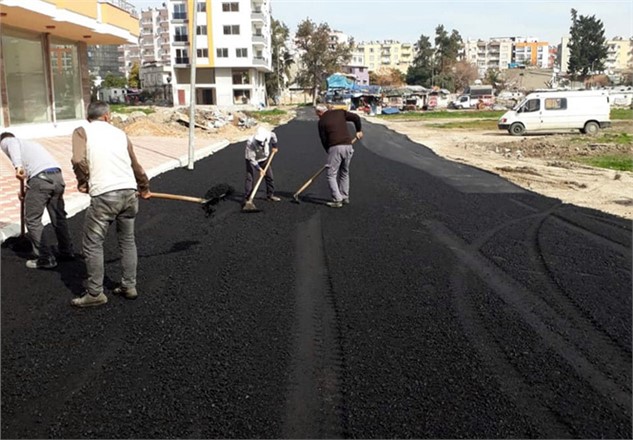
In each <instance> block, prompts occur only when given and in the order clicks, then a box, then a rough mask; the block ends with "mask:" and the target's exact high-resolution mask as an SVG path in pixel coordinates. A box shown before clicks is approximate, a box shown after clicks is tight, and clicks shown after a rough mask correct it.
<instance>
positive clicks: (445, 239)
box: [426, 221, 631, 414]
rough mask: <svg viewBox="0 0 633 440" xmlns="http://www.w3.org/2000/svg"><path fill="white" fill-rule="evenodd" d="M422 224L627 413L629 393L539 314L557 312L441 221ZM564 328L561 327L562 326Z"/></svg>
mask: <svg viewBox="0 0 633 440" xmlns="http://www.w3.org/2000/svg"><path fill="white" fill-rule="evenodd" d="M426 226H427V227H428V228H429V230H430V231H431V232H432V233H433V235H434V236H435V237H436V239H437V240H438V241H440V242H441V243H443V244H444V245H446V246H447V247H448V248H449V249H451V250H452V251H453V253H454V254H455V256H456V257H457V258H458V259H459V260H460V261H461V262H462V263H463V264H465V265H466V266H467V267H469V268H470V270H472V271H473V272H474V273H475V274H476V275H477V276H478V277H479V278H481V279H482V280H483V281H484V282H485V283H486V284H487V285H488V286H490V288H491V289H492V291H494V292H495V293H496V294H497V295H498V296H499V297H500V298H501V299H502V300H503V301H504V302H505V303H506V304H508V305H509V306H510V307H512V308H513V309H514V310H515V311H516V312H518V313H519V315H520V316H521V317H522V318H523V320H524V322H525V323H527V324H528V325H529V326H530V327H531V328H532V329H533V331H534V332H535V333H536V334H537V335H539V336H540V338H541V339H542V340H543V342H544V343H545V344H546V345H547V346H549V347H550V348H551V349H552V350H553V351H554V352H555V353H557V354H558V355H559V356H560V357H561V358H562V359H564V360H565V361H566V362H567V363H568V365H569V366H570V367H571V368H572V369H573V370H574V371H575V372H576V373H577V374H578V375H579V377H580V378H582V379H583V380H584V381H585V382H587V383H588V384H589V385H590V386H591V388H593V389H594V390H595V391H596V392H597V393H598V394H599V395H602V396H603V397H604V399H605V402H608V405H611V406H612V408H613V409H615V410H616V411H621V410H622V409H624V410H626V411H627V413H628V414H630V413H631V395H630V393H629V392H627V391H625V390H623V389H622V388H621V387H619V386H618V385H617V384H615V383H614V382H613V381H612V380H611V379H610V378H609V377H607V376H605V375H604V374H603V373H602V372H600V371H598V369H597V368H596V367H595V366H594V365H593V364H592V363H591V362H590V361H589V360H588V359H587V358H586V357H585V356H584V355H583V354H582V353H580V352H579V351H578V350H576V349H574V348H573V347H570V346H569V345H568V343H567V341H565V339H564V338H563V337H562V336H561V335H560V334H559V333H557V332H555V331H553V330H552V329H551V322H545V321H544V320H543V319H542V318H541V316H544V315H546V316H548V317H550V318H548V321H549V320H551V319H553V320H554V321H552V322H556V321H559V322H557V324H559V325H560V324H561V322H560V321H561V319H560V318H558V317H557V314H556V313H555V312H554V311H553V310H552V309H551V307H550V306H548V305H547V304H546V303H545V302H544V301H543V300H541V299H540V298H536V297H534V295H533V294H532V293H531V292H530V291H529V290H528V289H526V288H524V287H523V286H522V285H520V284H519V283H517V282H516V281H515V280H514V279H512V278H511V277H509V276H508V275H507V274H506V273H505V272H503V271H502V270H500V269H499V268H498V267H496V266H495V265H494V264H492V263H490V262H489V261H488V260H487V259H485V258H483V257H482V256H481V255H480V254H479V252H478V251H474V250H472V249H471V247H470V246H469V245H468V244H467V243H465V242H464V241H463V240H462V239H461V238H459V237H458V236H456V235H455V234H454V233H453V232H452V231H450V230H449V229H448V228H447V227H446V226H444V225H443V224H441V223H439V222H436V221H429V222H426ZM563 324H564V323H563ZM557 328H560V327H557ZM563 328H564V327H563Z"/></svg>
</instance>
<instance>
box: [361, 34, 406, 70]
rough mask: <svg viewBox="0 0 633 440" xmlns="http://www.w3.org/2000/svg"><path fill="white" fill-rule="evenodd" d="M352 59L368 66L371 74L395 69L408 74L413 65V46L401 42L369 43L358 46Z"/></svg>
mask: <svg viewBox="0 0 633 440" xmlns="http://www.w3.org/2000/svg"><path fill="white" fill-rule="evenodd" d="M356 47H357V49H356V50H355V51H354V54H353V57H352V59H354V58H356V59H357V60H360V59H361V58H362V61H361V63H362V64H363V65H365V66H367V68H368V70H369V71H370V72H373V71H376V70H378V69H381V68H387V69H389V68H394V69H398V70H400V71H401V72H402V73H407V70H408V69H409V66H411V64H412V63H413V58H414V53H413V52H414V51H413V44H411V43H401V42H399V41H393V40H385V41H369V42H361V43H358V44H357V46H356Z"/></svg>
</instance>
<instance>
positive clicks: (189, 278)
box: [1, 112, 632, 438]
mask: <svg viewBox="0 0 633 440" xmlns="http://www.w3.org/2000/svg"><path fill="white" fill-rule="evenodd" d="M276 131H277V133H278V136H279V139H280V153H279V154H278V155H277V156H276V157H275V160H274V163H273V168H274V171H275V176H276V185H277V194H278V195H279V196H281V197H282V198H283V199H284V200H283V202H281V203H271V202H266V201H265V200H263V192H262V190H261V189H260V196H259V198H257V199H255V204H256V205H257V207H258V208H260V209H261V210H262V212H259V213H254V214H245V213H241V212H240V198H241V196H242V188H243V179H244V161H243V150H244V144H243V143H239V144H234V145H231V146H229V147H227V148H226V149H224V150H223V151H221V152H219V153H217V154H215V155H213V156H211V157H209V158H207V159H205V160H202V161H200V162H198V163H196V167H195V170H194V171H193V172H191V171H187V170H184V169H183V170H176V171H172V172H169V173H167V174H164V175H162V176H159V177H157V178H155V179H153V180H152V183H151V185H152V189H153V190H154V191H160V192H171V193H180V194H187V195H194V196H203V195H204V193H205V192H206V190H207V189H209V188H210V187H212V186H214V185H216V184H219V183H228V184H230V185H233V186H234V187H235V188H236V189H237V194H236V195H235V197H234V198H232V199H231V200H227V201H225V202H223V203H221V204H220V205H218V207H217V211H216V212H215V214H214V215H213V216H212V217H205V215H204V213H203V211H202V210H201V209H200V208H199V207H198V206H196V205H194V204H190V203H185V202H176V201H166V200H149V201H142V202H141V212H140V214H139V217H138V222H137V244H138V249H139V272H138V276H139V279H138V283H139V284H138V289H139V293H140V295H139V298H138V299H137V300H136V301H128V300H125V299H123V298H119V297H115V296H113V295H110V294H109V292H110V290H111V288H112V287H113V286H114V285H115V282H117V281H118V280H119V277H120V269H119V255H118V251H117V246H116V242H115V239H114V233H113V232H114V231H111V234H110V236H109V238H108V241H107V246H106V263H107V266H106V268H107V269H106V270H107V278H106V287H107V289H106V293H107V294H108V296H109V299H110V301H109V302H108V304H107V305H105V306H103V307H99V308H94V309H83V310H81V309H73V308H71V306H70V300H71V298H73V296H74V295H78V294H80V293H81V291H82V285H81V281H82V277H83V275H84V268H83V262H82V261H78V262H70V263H60V265H59V266H58V267H57V268H56V269H55V270H52V271H33V270H29V269H26V268H25V267H24V259H23V256H21V255H19V254H17V253H15V252H14V251H12V250H10V249H7V248H5V249H2V285H1V287H2V293H1V295H2V315H1V317H2V383H1V385H2V396H1V397H2V432H1V434H2V437H3V438H18V437H20V438H25V437H28V438H41V437H55V438H165V437H180V438H213V437H222V438H227V437H228V438H235V437H239V438H263V437H264V438H265V437H274V438H280V437H282V438H306V437H309V438H333V437H360V438H389V437H400V438H403V437H417V438H516V437H518V438H631V436H632V432H631V370H632V365H631V310H632V301H631V236H632V235H631V222H630V221H625V220H622V219H619V218H616V217H613V216H610V215H607V214H602V213H600V212H597V211H593V210H589V209H582V208H578V207H575V206H570V205H565V204H562V203H561V202H560V201H558V200H554V199H550V198H547V197H543V196H540V195H537V194H533V193H530V192H527V191H524V190H522V189H520V188H518V187H516V186H514V185H512V184H510V183H508V182H506V181H504V180H502V179H500V178H499V177H497V176H495V175H492V174H490V173H486V172H483V171H479V170H476V169H473V168H470V167H467V166H464V165H460V164H455V163H451V162H448V161H446V160H444V159H441V158H439V157H437V156H435V155H434V154H433V153H432V152H431V151H430V150H428V149H427V148H425V147H423V146H420V145H418V144H415V143H413V142H411V141H409V140H408V139H407V138H405V137H404V136H401V135H399V134H396V133H394V132H391V131H389V130H387V129H385V128H384V127H382V126H376V125H372V124H369V123H365V124H364V133H365V138H364V139H363V140H362V141H360V142H357V143H356V144H355V146H354V148H355V153H354V158H353V161H352V168H351V176H352V188H351V204H350V205H348V206H345V207H343V208H342V209H332V208H328V207H327V206H325V205H324V204H323V202H324V201H326V200H328V191H327V187H326V182H325V176H321V177H320V178H319V179H318V181H317V182H316V183H315V184H314V185H313V186H311V187H310V188H309V189H308V190H307V191H306V193H305V197H304V198H303V199H302V203H301V204H300V205H296V204H293V203H290V200H291V196H292V194H293V193H294V191H295V190H296V189H297V188H299V187H300V186H301V184H302V183H303V182H304V181H305V180H307V178H308V177H309V176H310V175H311V174H313V173H314V172H315V171H316V170H318V168H319V167H320V166H321V165H322V164H323V163H324V160H325V153H324V151H323V149H322V147H321V146H320V143H319V141H318V136H317V130H316V119H315V118H313V117H312V116H311V114H310V113H308V112H302V113H301V114H300V116H299V117H297V118H296V119H295V120H293V121H292V122H291V123H289V124H287V125H284V126H281V127H279V128H278V129H277V130H276ZM82 223H83V215H81V214H80V215H78V216H76V217H74V218H73V219H71V221H70V226H71V228H72V232H73V237H74V240H75V243H76V245H77V247H78V248H79V247H80V235H81V227H82ZM49 233H50V231H49Z"/></svg>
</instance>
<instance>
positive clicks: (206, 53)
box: [197, 48, 209, 58]
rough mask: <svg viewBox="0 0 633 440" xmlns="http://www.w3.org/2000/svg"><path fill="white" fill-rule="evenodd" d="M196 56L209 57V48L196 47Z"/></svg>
mask: <svg viewBox="0 0 633 440" xmlns="http://www.w3.org/2000/svg"><path fill="white" fill-rule="evenodd" d="M197 52H198V58H209V49H206V48H205V49H197Z"/></svg>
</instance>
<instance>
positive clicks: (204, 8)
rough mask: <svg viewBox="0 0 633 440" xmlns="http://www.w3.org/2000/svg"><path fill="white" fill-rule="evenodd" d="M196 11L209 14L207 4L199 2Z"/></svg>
mask: <svg viewBox="0 0 633 440" xmlns="http://www.w3.org/2000/svg"><path fill="white" fill-rule="evenodd" d="M196 11H198V12H207V2H199V3H198V5H197V7H196Z"/></svg>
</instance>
